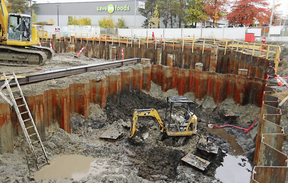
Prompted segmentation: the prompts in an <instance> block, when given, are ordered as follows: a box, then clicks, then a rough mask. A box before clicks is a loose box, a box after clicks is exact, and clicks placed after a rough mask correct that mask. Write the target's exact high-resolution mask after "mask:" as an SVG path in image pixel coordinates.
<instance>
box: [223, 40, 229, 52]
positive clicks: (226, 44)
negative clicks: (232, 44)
mask: <svg viewBox="0 0 288 183" xmlns="http://www.w3.org/2000/svg"><path fill="white" fill-rule="evenodd" d="M227 46H228V41H227V40H226V43H225V51H224V55H226V52H227Z"/></svg>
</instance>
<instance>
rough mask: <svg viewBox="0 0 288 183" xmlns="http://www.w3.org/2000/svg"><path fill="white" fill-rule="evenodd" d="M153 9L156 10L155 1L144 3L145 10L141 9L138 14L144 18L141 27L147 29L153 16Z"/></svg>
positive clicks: (150, 0) (149, 0) (148, 0)
mask: <svg viewBox="0 0 288 183" xmlns="http://www.w3.org/2000/svg"><path fill="white" fill-rule="evenodd" d="M155 8H156V0H147V1H146V2H145V9H141V8H140V9H139V12H140V13H141V15H142V16H144V17H145V18H146V19H145V21H144V23H143V24H142V27H144V28H148V26H149V22H150V19H151V17H152V16H153V13H154V11H155ZM161 8H162V7H161Z"/></svg>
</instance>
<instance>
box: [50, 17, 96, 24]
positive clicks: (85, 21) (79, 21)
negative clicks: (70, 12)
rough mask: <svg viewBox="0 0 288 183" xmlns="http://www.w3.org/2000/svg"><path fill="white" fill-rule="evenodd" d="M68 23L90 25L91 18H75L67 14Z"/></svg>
mask: <svg viewBox="0 0 288 183" xmlns="http://www.w3.org/2000/svg"><path fill="white" fill-rule="evenodd" d="M53 21H54V20H53ZM68 25H91V19H90V18H86V17H84V18H79V19H77V18H76V17H74V18H73V17H72V16H68Z"/></svg>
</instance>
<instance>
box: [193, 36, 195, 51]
mask: <svg viewBox="0 0 288 183" xmlns="http://www.w3.org/2000/svg"><path fill="white" fill-rule="evenodd" d="M194 43H195V34H193V40H192V53H193V52H194Z"/></svg>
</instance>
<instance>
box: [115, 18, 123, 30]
mask: <svg viewBox="0 0 288 183" xmlns="http://www.w3.org/2000/svg"><path fill="white" fill-rule="evenodd" d="M116 27H117V28H124V27H125V22H124V18H119V19H118V22H117V24H116Z"/></svg>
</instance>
